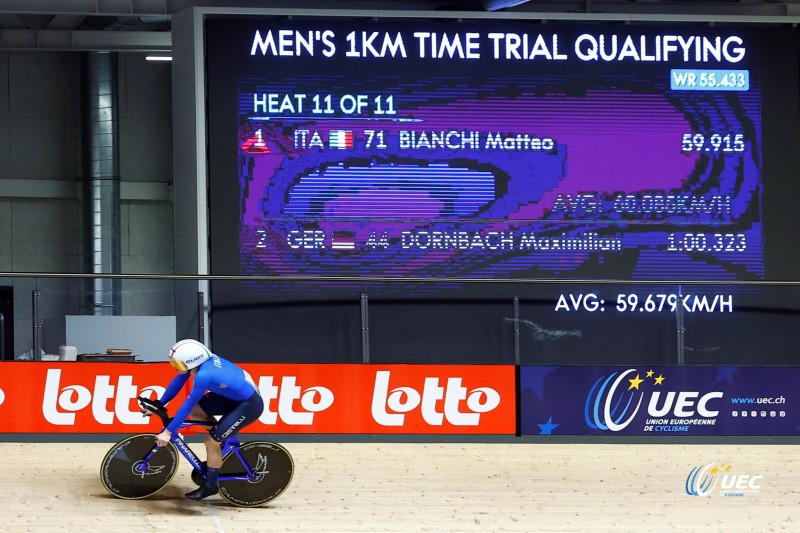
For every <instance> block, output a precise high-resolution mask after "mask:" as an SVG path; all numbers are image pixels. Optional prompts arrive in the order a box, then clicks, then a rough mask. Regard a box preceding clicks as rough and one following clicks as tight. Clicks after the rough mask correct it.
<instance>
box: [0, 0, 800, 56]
mask: <svg viewBox="0 0 800 533" xmlns="http://www.w3.org/2000/svg"><path fill="white" fill-rule="evenodd" d="M191 7H207V8H241V9H246V10H250V9H280V10H286V9H291V10H298V9H313V10H317V11H320V10H322V11H328V12H330V11H337V10H358V11H360V12H362V13H365V14H368V13H371V12H374V13H376V14H377V13H378V12H382V13H385V12H386V11H391V10H411V11H418V12H423V13H424V12H432V13H434V12H438V13H439V14H441V12H459V11H461V12H471V13H475V12H498V11H502V12H504V13H505V14H506V15H508V14H509V13H512V14H513V13H520V14H522V13H525V14H526V15H525V16H531V15H530V14H534V13H536V14H541V15H544V14H553V15H554V17H555V16H565V15H571V16H586V17H614V16H620V17H622V16H625V15H632V16H638V17H640V18H641V17H644V18H647V17H653V18H658V17H671V18H676V19H677V20H688V21H698V20H700V21H702V20H708V21H714V20H723V21H724V20H726V19H729V18H739V17H745V18H748V19H752V20H754V21H759V20H765V21H768V22H770V23H775V22H776V19H779V20H782V19H785V22H786V23H787V24H796V23H797V22H798V21H800V0H782V1H778V0H461V1H457V0H402V1H401V0H361V1H355V0H291V1H267V0H260V1H256V0H217V1H208V0H0V50H51V49H56V50H100V49H109V50H111V49H113V50H167V49H169V48H170V34H169V32H170V22H171V17H172V15H173V14H175V13H177V12H179V11H182V10H184V9H187V8H191ZM512 16H513V15H512Z"/></svg>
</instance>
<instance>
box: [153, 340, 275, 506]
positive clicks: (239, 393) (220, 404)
mask: <svg viewBox="0 0 800 533" xmlns="http://www.w3.org/2000/svg"><path fill="white" fill-rule="evenodd" d="M169 362H170V364H171V365H172V366H173V368H175V370H177V371H178V375H177V376H175V377H174V378H173V379H172V381H171V382H170V383H169V385H168V386H167V389H166V390H165V391H164V394H163V395H162V396H161V398H160V399H159V402H160V403H161V404H162V405H167V404H168V403H169V402H170V401H171V400H172V399H173V398H175V395H177V394H178V392H179V391H180V390H181V389H182V388H183V386H184V385H185V384H186V382H187V381H188V380H189V377H190V376H194V380H193V382H192V388H191V391H190V392H189V396H188V397H187V398H186V400H185V401H184V402H183V404H182V405H181V406H180V408H179V409H178V411H177V412H176V413H175V417H174V418H173V419H172V422H170V424H169V425H168V426H167V427H166V428H164V430H163V431H162V432H161V433H159V434H158V435H157V436H156V443H157V444H158V445H159V446H166V445H167V444H168V443H169V440H170V437H171V436H172V433H173V432H174V431H176V430H177V429H178V427H180V425H181V424H182V423H183V421H184V420H187V419H191V420H207V421H211V422H215V425H214V426H213V427H211V428H210V429H209V430H208V435H206V436H205V438H204V439H203V444H205V447H206V463H207V470H208V471H207V476H206V481H205V483H204V484H203V485H202V486H201V487H200V488H198V489H197V490H194V491H192V492H190V493H188V494H186V497H187V498H189V499H192V500H202V499H203V498H206V497H208V496H211V495H212V494H216V493H217V492H219V488H218V486H217V478H218V477H219V469H220V467H221V466H222V442H223V441H224V440H225V439H227V438H228V437H230V436H231V435H234V434H236V433H238V432H239V431H241V429H242V428H243V427H245V426H247V425H248V424H250V423H251V422H253V421H255V420H256V419H258V417H259V416H261V413H262V411H263V410H264V402H263V401H262V400H261V395H260V394H259V392H258V387H256V385H255V382H254V381H253V378H251V377H250V374H248V373H247V372H245V371H244V370H243V369H242V368H240V367H239V366H237V365H235V364H234V363H232V362H230V361H228V360H227V359H224V358H222V357H220V356H218V355H215V354H213V353H211V351H210V350H209V349H208V348H206V346H205V345H204V344H203V343H201V342H198V341H196V340H193V339H186V340H182V341H178V342H177V343H175V345H174V346H173V347H172V349H171V350H170V352H169ZM145 414H151V413H150V412H149V411H147V410H145ZM218 416H219V417H221V418H220V419H219V421H217V419H216V418H214V417H218Z"/></svg>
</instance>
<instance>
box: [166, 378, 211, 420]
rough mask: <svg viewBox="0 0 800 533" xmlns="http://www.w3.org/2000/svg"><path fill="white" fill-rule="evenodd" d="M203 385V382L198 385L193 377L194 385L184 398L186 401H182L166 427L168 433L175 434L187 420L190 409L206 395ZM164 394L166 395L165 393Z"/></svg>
mask: <svg viewBox="0 0 800 533" xmlns="http://www.w3.org/2000/svg"><path fill="white" fill-rule="evenodd" d="M204 383H205V382H202V383H198V379H197V376H195V380H194V383H193V384H192V390H191V391H189V396H188V397H187V398H186V400H184V402H183V404H182V405H181V407H180V409H178V411H177V412H176V413H175V417H174V418H173V419H172V422H170V423H169V425H168V426H167V427H166V430H167V431H169V432H170V433H175V432H176V431H177V430H178V428H180V427H181V424H183V421H184V420H186V419H187V418H189V413H191V412H192V408H193V407H194V406H195V404H197V402H199V401H200V398H202V397H203V395H204V394H205V393H206V387H205V385H204ZM170 385H171V384H170ZM164 394H165V395H166V392H165V393H164Z"/></svg>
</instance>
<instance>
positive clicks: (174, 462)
mask: <svg viewBox="0 0 800 533" xmlns="http://www.w3.org/2000/svg"><path fill="white" fill-rule="evenodd" d="M155 445H156V434H155V433H140V434H139V435H133V436H131V437H128V438H126V439H123V440H121V441H119V442H118V443H117V444H115V445H114V446H113V447H112V448H111V449H110V450H109V451H108V453H106V456H105V457H104V458H103V462H102V463H101V465H100V481H102V482H103V486H104V487H105V488H106V490H107V491H108V492H110V493H111V494H113V495H114V496H116V497H117V498H123V499H126V500H138V499H140V498H146V497H148V496H151V495H153V494H155V493H156V492H158V491H160V490H161V489H163V488H164V487H165V486H166V485H167V483H169V482H170V480H171V479H172V478H173V476H175V471H176V469H177V466H178V449H177V448H176V447H175V445H174V444H173V443H171V442H170V443H169V444H168V445H167V446H164V447H163V448H159V450H158V451H157V452H156V453H155V454H153V456H152V457H151V458H150V460H149V461H148V462H147V468H145V469H144V470H141V469H140V468H139V467H140V465H141V464H142V461H143V460H144V458H145V457H146V456H147V454H149V453H150V451H151V450H152V449H153V448H154V447H155Z"/></svg>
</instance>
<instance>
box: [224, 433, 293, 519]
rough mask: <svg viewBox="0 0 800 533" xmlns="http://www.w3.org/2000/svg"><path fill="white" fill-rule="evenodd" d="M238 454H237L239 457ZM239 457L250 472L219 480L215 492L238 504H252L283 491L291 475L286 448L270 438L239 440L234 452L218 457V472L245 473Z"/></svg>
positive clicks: (268, 498) (271, 498)
mask: <svg viewBox="0 0 800 533" xmlns="http://www.w3.org/2000/svg"><path fill="white" fill-rule="evenodd" d="M240 456H241V458H240ZM242 459H243V460H244V462H245V463H247V464H248V465H249V466H250V469H251V470H252V471H253V472H254V476H252V477H250V478H249V479H241V480H239V479H232V480H225V481H220V482H219V494H220V496H222V497H223V498H224V499H225V500H227V501H228V502H230V503H232V504H233V505H238V506H239V507H255V506H257V505H263V504H265V503H267V502H271V501H272V500H274V499H275V498H277V497H278V496H280V495H281V494H283V493H284V491H285V490H286V487H288V486H289V483H291V482H292V477H293V476H294V460H293V459H292V456H291V454H289V451H288V450H287V449H286V448H284V447H283V446H281V445H280V444H275V443H274V442H263V441H254V442H247V443H245V444H242V445H241V447H240V448H239V452H238V454H237V453H236V452H231V453H229V454H228V455H226V456H225V459H224V460H223V461H222V468H220V471H219V475H220V477H223V476H243V477H244V476H247V470H246V469H245V467H244V465H243V464H242Z"/></svg>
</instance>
